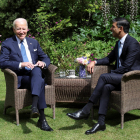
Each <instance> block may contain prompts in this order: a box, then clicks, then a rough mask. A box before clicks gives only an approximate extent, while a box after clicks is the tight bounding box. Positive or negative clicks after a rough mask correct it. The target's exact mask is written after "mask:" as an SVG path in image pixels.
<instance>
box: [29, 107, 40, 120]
mask: <svg viewBox="0 0 140 140" xmlns="http://www.w3.org/2000/svg"><path fill="white" fill-rule="evenodd" d="M30 116H31V118H37V117H39V116H40V114H39V111H38V109H37V108H36V107H32V108H31V115H30Z"/></svg>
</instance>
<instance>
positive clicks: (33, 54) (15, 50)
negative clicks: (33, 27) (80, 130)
mask: <svg viewBox="0 0 140 140" xmlns="http://www.w3.org/2000/svg"><path fill="white" fill-rule="evenodd" d="M13 31H14V33H15V36H13V37H11V38H8V39H6V40H5V41H3V42H2V47H1V55H0V68H2V69H5V68H9V69H11V70H13V71H14V72H15V73H16V74H17V77H18V88H20V89H22V88H27V89H30V90H31V93H32V100H33V101H32V107H31V117H32V118H36V117H39V120H38V123H37V126H38V127H40V129H42V130H45V131H53V129H52V128H51V127H50V126H49V125H48V123H47V121H46V119H45V115H44V108H46V102H45V80H44V77H43V74H42V70H41V69H42V68H47V67H48V66H49V64H50V59H49V57H48V56H47V55H46V54H45V53H44V52H43V51H42V49H41V47H40V45H39V43H38V41H37V40H35V39H32V38H29V37H26V36H27V31H28V23H27V21H26V19H24V18H18V19H16V20H14V22H13Z"/></svg>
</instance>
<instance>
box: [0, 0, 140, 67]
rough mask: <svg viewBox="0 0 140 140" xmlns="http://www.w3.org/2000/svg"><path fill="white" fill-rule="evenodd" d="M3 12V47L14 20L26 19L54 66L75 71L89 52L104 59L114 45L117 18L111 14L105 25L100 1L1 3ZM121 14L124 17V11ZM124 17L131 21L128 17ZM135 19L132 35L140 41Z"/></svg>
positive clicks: (0, 0)
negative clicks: (77, 60) (113, 20)
mask: <svg viewBox="0 0 140 140" xmlns="http://www.w3.org/2000/svg"><path fill="white" fill-rule="evenodd" d="M121 2H122V1H121ZM11 7H12V8H11ZM121 8H122V7H120V10H121ZM0 9H1V13H0V20H1V22H0V35H2V36H1V37H0V44H1V41H3V40H4V39H6V38H8V37H10V36H12V35H13V31H12V23H13V20H14V19H16V18H18V17H23V18H26V19H27V21H28V24H29V32H28V36H29V37H32V38H35V39H37V40H38V41H39V43H40V45H41V47H42V49H43V50H44V52H45V53H46V54H48V55H49V57H50V59H51V63H53V64H54V65H56V66H58V67H59V68H61V69H72V68H75V67H76V64H75V62H74V60H75V59H76V58H77V57H82V56H85V55H86V54H87V53H89V54H90V59H91V60H96V59H99V58H103V57H105V56H107V55H108V54H109V53H110V51H111V50H112V49H113V48H114V46H115V42H116V39H115V38H113V37H112V33H111V32H110V27H111V25H112V19H113V18H115V16H114V15H113V13H111V14H110V15H109V16H110V18H109V20H108V21H107V22H106V23H105V22H104V18H103V15H102V6H101V0H30V1H27V0H0ZM120 14H121V16H124V15H123V12H122V10H121V12H120ZM125 17H126V18H127V19H128V20H129V21H130V22H131V19H130V16H129V15H125ZM136 19H137V20H135V21H134V22H131V29H130V35H132V36H133V37H135V38H136V39H137V40H138V41H140V37H139V36H140V20H139V19H140V18H139V16H137V17H136Z"/></svg>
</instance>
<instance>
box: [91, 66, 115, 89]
mask: <svg viewBox="0 0 140 140" xmlns="http://www.w3.org/2000/svg"><path fill="white" fill-rule="evenodd" d="M113 68H114V65H111V66H106V65H97V66H95V67H94V71H93V74H91V89H94V88H95V87H96V85H97V82H98V79H99V77H100V75H101V74H103V73H109V72H110V71H111V70H112V69H113Z"/></svg>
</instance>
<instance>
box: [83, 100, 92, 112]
mask: <svg viewBox="0 0 140 140" xmlns="http://www.w3.org/2000/svg"><path fill="white" fill-rule="evenodd" d="M92 107H93V102H91V101H89V102H88V103H87V104H86V105H85V106H84V107H83V109H82V110H83V112H84V113H85V114H89V113H90V109H91V108H92Z"/></svg>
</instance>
